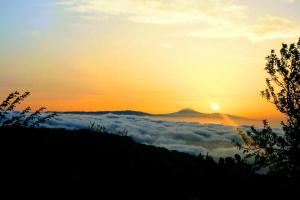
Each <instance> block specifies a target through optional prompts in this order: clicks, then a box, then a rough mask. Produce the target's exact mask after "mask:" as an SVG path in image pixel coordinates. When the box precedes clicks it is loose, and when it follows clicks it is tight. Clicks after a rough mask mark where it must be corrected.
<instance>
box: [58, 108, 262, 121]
mask: <svg viewBox="0 0 300 200" xmlns="http://www.w3.org/2000/svg"><path fill="white" fill-rule="evenodd" d="M58 113H59V114H84V115H104V114H115V115H135V116H150V117H166V118H175V119H176V118H201V119H224V118H226V119H230V120H237V121H241V120H247V121H258V120H256V119H251V118H245V117H240V116H236V115H230V114H225V113H202V112H198V111H196V110H193V109H191V108H185V109H181V110H179V111H177V112H173V113H166V114H151V113H146V112H141V111H134V110H121V111H95V112H86V111H72V112H58Z"/></svg>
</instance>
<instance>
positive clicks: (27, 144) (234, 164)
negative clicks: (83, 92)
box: [0, 128, 298, 199]
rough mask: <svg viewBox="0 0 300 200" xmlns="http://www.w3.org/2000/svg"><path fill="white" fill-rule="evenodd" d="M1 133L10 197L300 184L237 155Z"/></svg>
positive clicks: (245, 192)
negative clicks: (257, 170) (260, 171)
mask: <svg viewBox="0 0 300 200" xmlns="http://www.w3.org/2000/svg"><path fill="white" fill-rule="evenodd" d="M0 133H1V134H0V146H1V152H2V157H1V163H2V164H1V165H2V167H1V168H2V169H1V182H2V184H1V185H2V186H1V188H2V191H6V192H7V193H9V195H10V196H14V195H21V196H23V197H25V196H26V195H30V196H31V197H32V196H35V195H37V196H38V197H39V198H44V197H49V196H53V197H63V196H64V197H73V196H76V197H82V198H89V197H94V198H98V199H220V198H221V199H227V198H230V199H254V198H255V199H271V198H273V199H274V198H279V197H281V198H289V197H291V196H292V195H293V193H296V191H297V189H298V187H297V185H296V184H294V183H292V182H290V181H289V180H288V179H287V178H282V177H281V178H280V177H270V176H263V175H258V174H255V173H253V172H252V171H251V170H249V168H248V166H247V165H245V164H244V163H242V162H241V161H239V158H238V157H236V159H233V158H225V159H221V160H220V162H219V163H217V162H215V161H214V160H213V159H212V158H211V157H209V156H198V157H195V156H192V155H189V154H185V153H179V152H176V151H169V150H167V149H164V148H158V147H153V146H147V145H143V144H138V143H136V142H134V141H133V140H132V139H131V138H129V137H127V136H119V135H113V134H108V133H105V132H101V133H100V132H94V131H91V130H74V131H68V130H63V129H28V128H0ZM61 192H62V193H61ZM40 193H41V196H40V195H39V194H40ZM62 195H63V196H62Z"/></svg>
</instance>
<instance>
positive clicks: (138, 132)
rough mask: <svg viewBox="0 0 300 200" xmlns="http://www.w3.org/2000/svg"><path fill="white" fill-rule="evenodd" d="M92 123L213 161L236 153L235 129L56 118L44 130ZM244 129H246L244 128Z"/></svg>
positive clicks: (121, 118)
mask: <svg viewBox="0 0 300 200" xmlns="http://www.w3.org/2000/svg"><path fill="white" fill-rule="evenodd" d="M92 123H95V124H97V125H99V126H104V127H105V128H106V129H107V130H108V131H109V132H111V133H117V132H119V131H123V130H124V129H125V130H127V131H128V136H130V137H132V138H133V139H134V140H135V141H136V142H139V143H142V144H147V145H154V146H159V147H165V148H167V149H170V150H177V151H181V152H186V153H190V154H193V155H199V153H201V154H206V153H207V152H209V154H210V155H212V156H215V157H220V156H231V155H233V154H235V153H237V152H238V150H237V148H236V147H235V146H234V145H233V143H232V141H233V140H235V141H240V142H241V138H240V136H239V135H238V133H237V131H236V129H237V127H233V126H225V125H221V124H200V123H196V122H174V121H164V120H158V119H153V118H151V117H147V116H142V117H141V116H134V115H116V114H105V115H87V114H59V115H58V116H57V117H56V118H55V119H51V120H49V121H47V123H46V124H44V125H43V126H44V127H47V128H65V129H82V128H90V127H91V124H92ZM245 128H247V127H245Z"/></svg>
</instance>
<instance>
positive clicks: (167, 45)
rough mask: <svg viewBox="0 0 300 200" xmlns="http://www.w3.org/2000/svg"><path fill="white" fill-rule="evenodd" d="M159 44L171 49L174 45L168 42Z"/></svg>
mask: <svg viewBox="0 0 300 200" xmlns="http://www.w3.org/2000/svg"><path fill="white" fill-rule="evenodd" d="M160 46H161V47H163V48H166V49H172V48H173V47H174V45H173V44H170V43H161V44H160Z"/></svg>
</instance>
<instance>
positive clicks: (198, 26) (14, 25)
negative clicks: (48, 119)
mask: <svg viewBox="0 0 300 200" xmlns="http://www.w3.org/2000/svg"><path fill="white" fill-rule="evenodd" d="M299 10H300V1H299V0H278V1H273V0H205V1H204V0H184V1H182V0H151V1H150V0H13V1H12V0H1V2H0V16H1V17H0V44H1V45H0V70H1V73H0V97H1V99H3V98H5V96H6V95H7V94H8V93H9V92H10V91H14V90H20V91H25V90H29V91H30V92H31V93H32V96H31V97H30V98H29V99H28V101H26V104H29V105H32V107H33V108H37V107H40V106H46V107H47V108H48V110H58V111H71V110H72V111H74V110H80V111H83V110H85V111H96V110H127V109H131V110H139V111H144V112H151V113H168V112H173V111H176V110H179V109H182V108H193V109H195V110H198V111H201V112H214V110H212V109H211V104H214V105H215V104H218V105H219V108H220V109H219V110H218V112H223V113H230V114H235V115H240V116H245V117H251V118H259V119H266V118H268V119H270V118H279V117H281V115H280V114H279V113H278V112H277V111H276V109H274V107H273V105H271V104H269V103H268V102H266V100H264V99H263V98H262V97H261V96H260V95H259V93H260V91H261V90H263V89H264V88H265V82H264V80H265V78H266V77H267V74H266V72H265V71H264V65H265V57H266V56H267V55H268V54H269V52H270V50H271V49H276V50H279V49H280V46H281V43H282V42H285V43H292V42H297V41H298V38H299V37H300V12H299Z"/></svg>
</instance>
